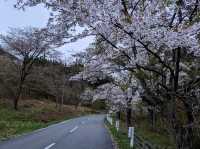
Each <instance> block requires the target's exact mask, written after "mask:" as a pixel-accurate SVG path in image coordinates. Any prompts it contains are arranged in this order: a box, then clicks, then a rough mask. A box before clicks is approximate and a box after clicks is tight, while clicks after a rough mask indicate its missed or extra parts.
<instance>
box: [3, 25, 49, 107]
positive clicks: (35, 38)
mask: <svg viewBox="0 0 200 149" xmlns="http://www.w3.org/2000/svg"><path fill="white" fill-rule="evenodd" d="M44 32H45V30H42V29H37V28H23V29H16V28H14V29H10V31H9V32H8V33H7V34H6V35H1V36H0V38H1V40H2V42H3V43H4V45H3V46H4V49H6V50H7V51H9V52H10V53H11V54H13V55H15V56H17V57H18V58H19V59H20V61H19V62H18V63H19V65H18V71H19V78H18V83H17V85H16V86H17V87H16V93H15V96H14V100H13V104H14V108H15V109H16V110H17V109H18V101H19V99H20V96H21V93H22V90H23V86H24V83H25V80H26V78H27V76H28V75H29V74H30V72H31V69H32V66H33V64H34V61H35V59H36V58H38V57H40V56H42V55H43V54H44V53H45V52H46V51H47V50H49V49H50V43H49V42H48V40H47V38H48V37H47V36H45V33H44Z"/></svg>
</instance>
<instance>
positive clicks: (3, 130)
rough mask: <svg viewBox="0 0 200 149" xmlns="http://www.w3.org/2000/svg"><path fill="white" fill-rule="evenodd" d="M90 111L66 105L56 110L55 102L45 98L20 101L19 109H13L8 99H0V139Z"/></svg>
mask: <svg viewBox="0 0 200 149" xmlns="http://www.w3.org/2000/svg"><path fill="white" fill-rule="evenodd" d="M91 112H92V111H91V110H90V109H88V108H83V107H79V108H77V109H75V108H74V107H73V106H67V105H65V106H64V107H63V111H62V112H58V110H57V109H56V108H55V103H53V102H50V101H45V100H42V101H39V100H24V101H21V104H20V107H19V111H15V110H13V108H12V106H11V103H10V102H9V101H8V100H3V99H0V139H1V138H8V137H10V136H14V135H18V134H22V133H26V132H30V131H33V130H36V129H39V128H42V127H46V126H48V125H50V124H52V123H55V122H59V121H62V120H66V119H69V118H72V117H77V116H81V115H84V114H89V113H91Z"/></svg>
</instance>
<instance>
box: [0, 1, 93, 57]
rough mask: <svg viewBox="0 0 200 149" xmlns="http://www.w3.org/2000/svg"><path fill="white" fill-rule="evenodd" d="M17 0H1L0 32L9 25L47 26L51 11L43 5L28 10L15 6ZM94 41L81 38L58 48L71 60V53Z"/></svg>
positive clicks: (4, 31) (5, 29)
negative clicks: (18, 8)
mask: <svg viewBox="0 0 200 149" xmlns="http://www.w3.org/2000/svg"><path fill="white" fill-rule="evenodd" d="M15 1H16V0H0V20H1V22H0V34H5V33H6V32H7V31H8V30H9V27H14V28H16V27H25V26H33V27H45V25H46V23H47V21H48V17H49V12H48V10H46V9H45V8H44V7H42V6H36V7H33V8H28V9H26V11H22V10H17V9H15V8H14V7H13V5H14V4H15ZM92 41H93V37H88V38H85V39H81V40H79V41H77V42H75V43H70V44H67V45H65V46H63V47H61V48H59V49H58V50H59V51H60V52H62V53H63V59H67V60H71V58H70V55H71V54H75V53H77V52H80V51H83V50H84V49H85V48H87V47H88V46H89V44H90V43H91V42H92Z"/></svg>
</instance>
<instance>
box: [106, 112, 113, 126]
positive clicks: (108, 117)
mask: <svg viewBox="0 0 200 149" xmlns="http://www.w3.org/2000/svg"><path fill="white" fill-rule="evenodd" d="M106 119H107V121H108V122H109V123H110V124H111V125H112V124H113V122H112V117H110V115H109V114H107V116H106Z"/></svg>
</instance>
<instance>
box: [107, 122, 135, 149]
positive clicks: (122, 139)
mask: <svg viewBox="0 0 200 149" xmlns="http://www.w3.org/2000/svg"><path fill="white" fill-rule="evenodd" d="M105 123H106V125H107V127H108V128H109V130H110V132H111V134H112V136H113V138H114V140H115V141H116V143H117V146H118V148H119V149H133V148H131V147H130V140H129V139H128V137H127V136H128V134H127V133H126V132H124V131H122V130H119V132H117V130H116V128H115V127H114V126H111V125H110V124H109V123H108V122H107V121H106V122H105Z"/></svg>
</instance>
